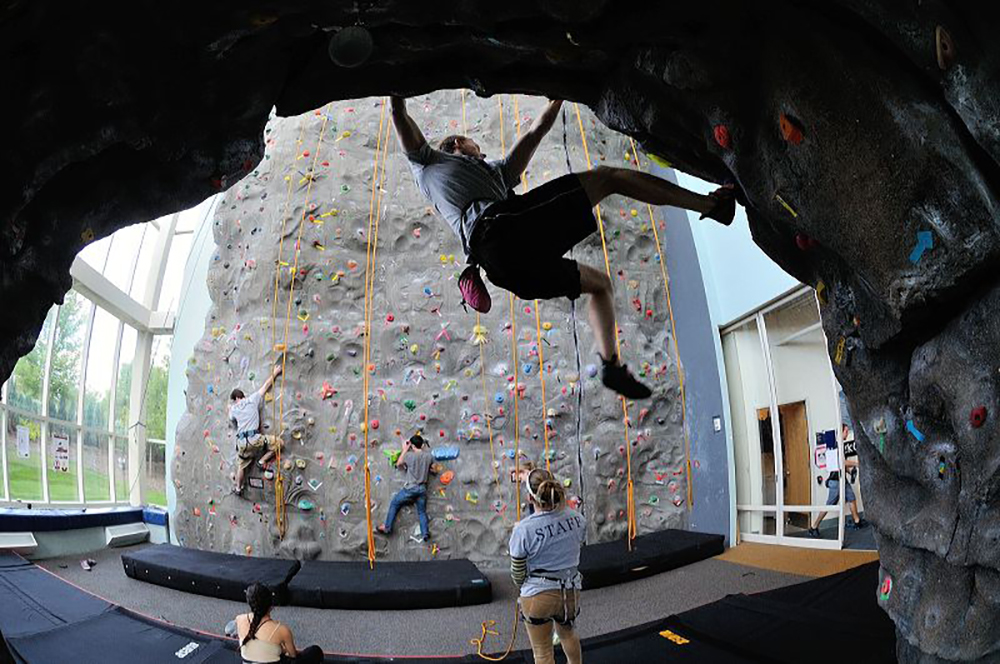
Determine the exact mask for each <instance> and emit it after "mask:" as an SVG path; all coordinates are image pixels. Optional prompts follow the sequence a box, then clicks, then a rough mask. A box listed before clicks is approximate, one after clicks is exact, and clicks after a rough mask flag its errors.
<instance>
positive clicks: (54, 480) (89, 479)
mask: <svg viewBox="0 0 1000 664" xmlns="http://www.w3.org/2000/svg"><path fill="white" fill-rule="evenodd" d="M7 463H8V478H9V480H8V481H9V482H10V499H11V500H41V499H42V468H41V465H39V464H38V463H37V462H36V463H32V461H30V460H27V461H26V460H24V459H11V458H9V457H8V459H7ZM48 479H49V500H50V501H53V502H56V501H64V502H81V501H80V498H79V496H77V491H76V464H73V463H71V464H70V466H69V472H66V473H59V472H55V471H51V470H50V471H49V475H48ZM117 481H118V485H117V486H116V487H115V491H116V492H117V494H118V497H119V499H122V500H124V499H126V498H127V494H128V487H127V486H126V482H125V478H124V477H119V478H117ZM83 490H84V492H85V493H86V499H87V501H98V500H105V501H106V500H111V489H110V484H109V483H108V476H107V475H106V474H104V473H99V472H97V471H96V470H90V469H85V470H84V471H83ZM146 502H148V503H149V504H150V505H161V506H164V507H165V506H166V504H167V494H166V492H164V491H157V490H155V489H150V490H148V491H147V492H146Z"/></svg>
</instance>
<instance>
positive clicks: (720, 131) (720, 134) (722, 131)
mask: <svg viewBox="0 0 1000 664" xmlns="http://www.w3.org/2000/svg"><path fill="white" fill-rule="evenodd" d="M712 135H713V136H715V142H716V143H718V144H719V147H720V148H723V149H725V150H729V149H730V148H731V147H732V143H731V140H730V138H729V128H728V127H726V125H721V124H720V125H715V127H714V128H713V129H712Z"/></svg>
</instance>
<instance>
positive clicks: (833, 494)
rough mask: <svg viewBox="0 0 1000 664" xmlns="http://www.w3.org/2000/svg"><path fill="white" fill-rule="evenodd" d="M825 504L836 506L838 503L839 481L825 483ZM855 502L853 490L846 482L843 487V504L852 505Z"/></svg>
mask: <svg viewBox="0 0 1000 664" xmlns="http://www.w3.org/2000/svg"><path fill="white" fill-rule="evenodd" d="M826 488H827V492H826V504H827V505H836V504H837V503H839V502H840V480H839V479H838V480H827V482H826ZM855 500H856V497H855V496H854V488H853V487H852V486H851V483H850V482H848V483H847V484H845V485H844V502H846V503H853V502H854V501H855Z"/></svg>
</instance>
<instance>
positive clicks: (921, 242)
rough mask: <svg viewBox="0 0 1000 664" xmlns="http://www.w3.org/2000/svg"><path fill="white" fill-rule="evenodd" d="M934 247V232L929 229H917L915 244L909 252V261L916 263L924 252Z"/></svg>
mask: <svg viewBox="0 0 1000 664" xmlns="http://www.w3.org/2000/svg"><path fill="white" fill-rule="evenodd" d="M933 248H934V234H933V233H931V232H930V231H917V244H916V246H914V247H913V251H911V252H910V262H911V263H913V264H916V263H918V262H920V259H921V258H923V256H924V252H925V251H927V250H928V249H933Z"/></svg>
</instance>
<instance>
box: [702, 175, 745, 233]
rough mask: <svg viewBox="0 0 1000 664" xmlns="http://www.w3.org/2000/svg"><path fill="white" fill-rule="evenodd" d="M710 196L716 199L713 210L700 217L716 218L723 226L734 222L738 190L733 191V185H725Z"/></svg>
mask: <svg viewBox="0 0 1000 664" xmlns="http://www.w3.org/2000/svg"><path fill="white" fill-rule="evenodd" d="M709 196H711V197H712V198H714V199H715V205H713V206H712V209H711V210H709V211H708V212H706V213H705V214H703V215H701V216H700V217H698V218H699V219H704V218H705V217H708V218H709V219H714V220H716V221H717V222H719V223H720V224H722V225H723V226H728V225H729V224H731V223H733V217H735V216H736V192H735V191H733V186H732V185H725V186H722V187H719V188H718V189H716V190H715V191H713V192H712V193H711V194H709Z"/></svg>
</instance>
